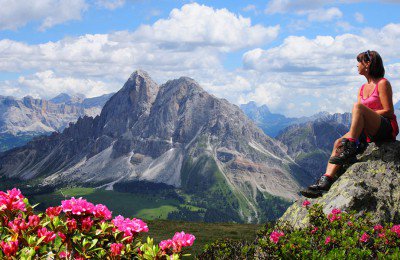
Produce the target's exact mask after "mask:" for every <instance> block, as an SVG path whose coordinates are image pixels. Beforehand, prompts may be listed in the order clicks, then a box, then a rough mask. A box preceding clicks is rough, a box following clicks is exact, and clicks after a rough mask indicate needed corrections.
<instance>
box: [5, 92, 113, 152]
mask: <svg viewBox="0 0 400 260" xmlns="http://www.w3.org/2000/svg"><path fill="white" fill-rule="evenodd" d="M112 95H113V93H111V94H106V95H102V96H100V97H95V98H85V97H84V96H83V95H75V96H71V95H68V94H65V93H62V94H60V95H58V96H56V97H54V98H52V99H50V100H45V99H35V98H33V97H31V96H26V97H24V98H22V99H17V98H14V97H11V96H0V151H5V150H7V149H11V148H13V147H17V146H21V145H23V144H25V143H26V142H27V141H29V140H31V139H32V138H33V137H34V136H38V135H42V134H50V133H51V132H54V131H59V132H60V131H62V130H63V129H64V128H65V127H67V126H68V125H69V123H70V122H76V120H77V119H78V118H79V117H83V116H85V115H87V116H96V115H98V114H100V111H101V109H102V107H103V105H104V104H105V102H106V101H107V100H108V99H109V98H110V97H111V96H112Z"/></svg>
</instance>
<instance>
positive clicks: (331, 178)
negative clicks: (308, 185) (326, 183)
mask: <svg viewBox="0 0 400 260" xmlns="http://www.w3.org/2000/svg"><path fill="white" fill-rule="evenodd" d="M324 176H326V177H328V178H329V179H330V180H333V177H332V176H329V175H328V174H326V173H325V174H324Z"/></svg>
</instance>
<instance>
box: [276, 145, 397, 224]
mask: <svg viewBox="0 0 400 260" xmlns="http://www.w3.org/2000/svg"><path fill="white" fill-rule="evenodd" d="M343 170H344V173H343V174H342V175H341V176H340V177H339V178H338V179H337V180H336V182H335V183H334V184H333V185H332V187H331V189H330V190H329V192H327V193H326V194H324V196H322V197H320V198H317V199H308V200H309V201H310V202H311V204H315V203H318V204H320V205H323V208H324V212H325V213H326V214H327V213H329V212H331V210H332V209H333V208H339V209H341V210H342V211H347V212H350V211H353V210H355V211H356V212H357V215H361V214H364V213H368V212H369V213H371V214H372V217H373V219H374V221H375V222H377V223H390V222H393V223H399V222H400V185H399V184H400V142H399V141H396V142H393V143H377V144H373V143H372V144H370V145H369V146H368V148H367V149H366V150H365V151H364V153H362V154H361V155H359V156H358V162H357V163H355V164H353V165H351V166H349V167H348V168H347V169H343ZM305 199H306V198H301V199H299V200H298V201H296V202H295V203H294V204H293V205H292V206H290V207H289V208H288V209H287V211H286V212H285V214H284V215H283V216H282V217H281V218H280V220H279V221H281V222H288V223H289V224H291V225H292V226H294V227H296V228H301V227H304V226H306V225H307V223H308V217H307V209H306V208H304V207H302V203H303V201H304V200H305Z"/></svg>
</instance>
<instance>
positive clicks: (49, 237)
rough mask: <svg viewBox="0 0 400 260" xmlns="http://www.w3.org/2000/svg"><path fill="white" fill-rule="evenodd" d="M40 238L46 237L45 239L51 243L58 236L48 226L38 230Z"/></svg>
mask: <svg viewBox="0 0 400 260" xmlns="http://www.w3.org/2000/svg"><path fill="white" fill-rule="evenodd" d="M37 235H38V237H39V238H41V237H46V238H45V239H44V240H43V241H44V242H45V243H49V242H51V241H53V240H54V239H55V238H56V234H55V233H54V232H53V231H48V230H47V228H46V227H42V228H40V229H39V230H38V231H37Z"/></svg>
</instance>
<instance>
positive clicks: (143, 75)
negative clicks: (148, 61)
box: [128, 69, 151, 80]
mask: <svg viewBox="0 0 400 260" xmlns="http://www.w3.org/2000/svg"><path fill="white" fill-rule="evenodd" d="M136 78H143V79H150V80H151V77H150V76H149V74H148V73H147V72H146V71H144V70H141V69H138V70H135V71H134V72H133V73H132V74H131V75H130V76H129V79H128V80H134V79H136Z"/></svg>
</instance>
